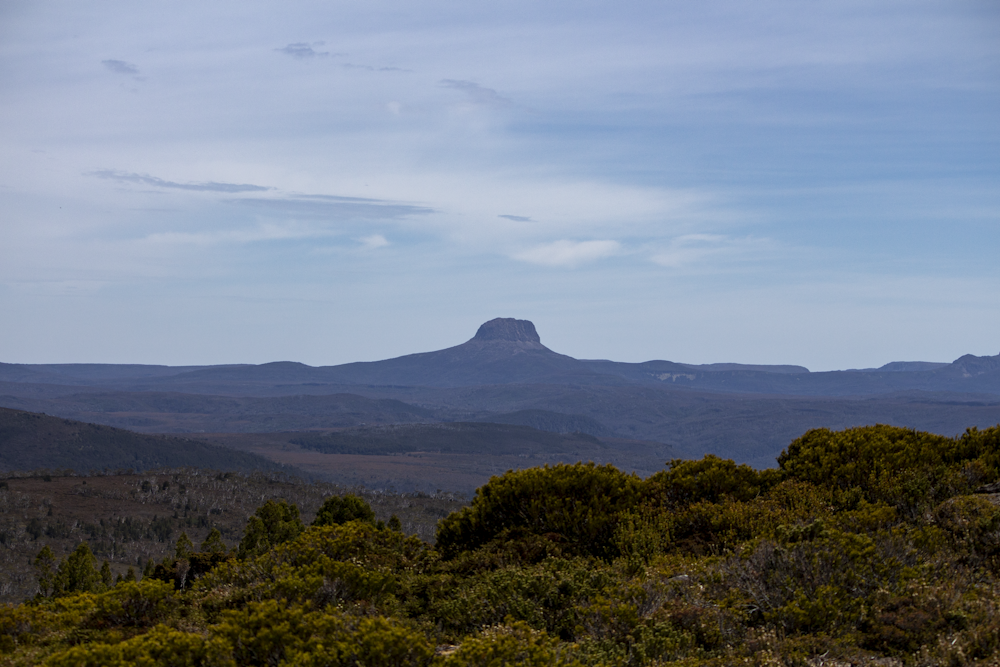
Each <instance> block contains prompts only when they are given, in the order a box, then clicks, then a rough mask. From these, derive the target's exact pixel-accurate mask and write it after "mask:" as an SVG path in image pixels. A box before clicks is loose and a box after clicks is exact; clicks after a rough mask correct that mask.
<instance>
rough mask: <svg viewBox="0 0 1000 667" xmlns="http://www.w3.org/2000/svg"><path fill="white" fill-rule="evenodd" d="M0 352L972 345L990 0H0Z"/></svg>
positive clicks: (845, 361)
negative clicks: (493, 340) (531, 339)
mask: <svg viewBox="0 0 1000 667" xmlns="http://www.w3.org/2000/svg"><path fill="white" fill-rule="evenodd" d="M0 89H2V90H3V91H4V92H3V94H2V95H0V143H2V145H3V146H4V150H3V151H0V309H2V312H3V313H4V317H3V326H2V327H0V361H5V362H32V363H50V362H116V363H124V362H128V363H167V364H207V363H236V362H245V363H261V362H267V361H274V360H295V361H302V362H304V363H309V364H312V365H325V364H335V363H343V362H348V361H356V360H369V359H381V358H387V357H392V356H397V355H401V354H407V353H410V352H419V351H426V350H432V349H439V348H442V347H447V346H450V345H454V344H458V343H460V342H463V341H464V340H466V339H468V338H469V337H471V336H472V335H473V333H474V332H475V329H476V327H477V326H478V325H479V324H480V323H481V322H483V321H485V320H487V319H491V318H493V317H501V316H502V317H518V318H524V319H531V320H532V321H534V322H535V324H536V326H537V328H538V330H539V333H540V334H541V336H542V342H543V343H545V344H547V345H548V346H549V347H551V348H553V349H555V350H557V351H559V352H563V353H566V354H570V355H573V356H576V357H580V358H611V359H616V360H621V361H643V360H648V359H670V360H674V361H682V362H689V363H709V362H731V361H736V362H745V363H795V364H802V365H805V366H808V367H809V368H811V369H812V370H829V369H841V368H860V367H870V366H878V365H881V364H883V363H886V362H889V361H894V360H928V361H950V360H952V359H954V358H956V357H958V356H960V355H962V354H965V353H972V354H978V355H986V354H989V355H994V354H997V353H998V352H1000V262H998V261H997V251H998V249H1000V4H997V3H996V2H993V1H992V0H981V1H972V2H966V1H956V0H949V1H947V2H920V1H916V2H914V1H908V2H852V1H849V0H848V1H845V0H838V1H836V2H832V1H831V2H826V1H819V2H808V3H804V2H775V1H772V0H762V1H760V2H753V3H747V2H713V1H707V2H662V1H658V2H643V1H637V2H616V3H611V2H604V3H598V2H579V1H577V2H548V3H537V2H492V3H468V2H443V1H441V2H438V1H422V0H417V1H409V2H378V1H375V2H372V1H369V2H306V1H303V2H296V3H273V2H272V3H262V2H252V1H251V2H239V3H236V2H213V3H204V2H184V1H177V0H175V1H172V2H156V1H151V2H144V3H134V2H100V3H97V2H45V1H44V0H42V1H32V2H27V1H20V0H3V1H2V2H0Z"/></svg>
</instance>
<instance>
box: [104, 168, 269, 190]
mask: <svg viewBox="0 0 1000 667" xmlns="http://www.w3.org/2000/svg"><path fill="white" fill-rule="evenodd" d="M89 175H90V176H96V177H97V178H104V179H108V180H112V181H118V182H120V183H139V184H142V185H151V186H153V187H156V188H168V189H174V190H194V191H198V192H229V193H236V192H265V191H267V190H271V189H272V188H269V187H265V186H263V185H251V184H249V183H216V182H214V181H208V182H202V183H177V182H176V181H166V180H163V179H162V178H157V177H156V176H149V175H147V174H134V173H130V172H124V171H115V170H114V169H102V170H99V171H92V172H90V173H89Z"/></svg>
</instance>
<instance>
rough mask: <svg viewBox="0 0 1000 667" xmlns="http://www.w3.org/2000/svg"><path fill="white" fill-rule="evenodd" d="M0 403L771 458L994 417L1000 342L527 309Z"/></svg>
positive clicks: (23, 391)
mask: <svg viewBox="0 0 1000 667" xmlns="http://www.w3.org/2000/svg"><path fill="white" fill-rule="evenodd" d="M0 405H4V406H7V407H10V408H17V409H21V410H30V411H35V412H46V413H49V414H57V415H60V416H62V417H68V418H73V419H78V420H83V421H87V422H94V423H101V424H109V425H113V426H117V427H124V428H129V429H133V430H137V431H142V432H146V433H165V432H169V433H198V432H203V433H276V432H291V431H296V432H298V431H307V430H327V429H340V428H354V427H366V426H373V425H400V424H440V423H453V422H466V423H471V422H476V423H494V424H497V423H501V424H509V425H517V426H525V427H530V428H534V429H539V430H542V431H547V432H550V433H575V432H579V433H585V434H589V435H591V436H595V437H598V438H621V439H624V440H636V441H649V442H657V443H662V444H665V445H669V446H670V447H671V448H673V450H675V451H677V452H678V454H679V455H688V456H693V457H698V456H701V455H702V454H704V453H706V452H712V453H716V454H719V455H721V456H725V457H730V458H734V459H736V460H738V461H741V462H747V463H752V464H753V465H761V466H767V465H772V464H773V459H774V457H775V456H776V455H777V454H778V453H779V452H780V451H781V450H782V449H783V448H784V447H785V446H787V444H788V443H789V442H790V441H791V440H792V439H794V438H795V437H797V436H799V435H801V434H802V433H803V432H804V431H806V430H808V429H810V428H817V427H827V428H835V429H839V428H848V427H852V426H860V425H864V424H872V423H886V424H894V425H899V426H909V427H914V428H921V429H925V430H929V431H933V432H936V433H941V434H943V435H947V436H952V435H955V434H956V433H959V432H961V431H963V430H964V429H965V428H966V427H969V426H978V427H986V426H992V425H993V424H996V423H998V422H1000V355H997V356H995V357H991V356H984V357H977V356H974V355H965V356H963V357H960V358H959V359H956V360H955V361H953V362H951V363H935V362H924V361H896V362H890V363H888V364H885V365H884V366H882V367H880V368H872V369H860V370H846V371H832V372H822V373H812V372H810V371H809V370H808V369H807V368H804V367H802V366H794V365H773V366H768V365H752V364H736V363H717V364H705V365H697V364H687V363H680V362H675V361H666V360H653V361H646V362H641V363H624V362H616V361H610V360H601V359H575V358H573V357H570V356H567V355H564V354H560V353H558V352H555V351H553V350H551V349H549V348H548V347H546V346H545V345H543V344H542V340H541V338H540V336H539V334H538V331H537V330H536V329H535V326H534V324H533V323H531V322H529V321H527V320H518V319H512V318H497V319H494V320H490V321H489V322H486V323H484V324H483V325H482V326H480V327H479V329H478V330H477V331H476V333H475V335H474V336H473V337H472V338H471V339H469V340H467V341H466V342H464V343H461V344H459V345H455V346H453V347H449V348H446V349H443V350H437V351H432V352H423V353H418V354H410V355H406V356H402V357H397V358H393V359H386V360H383V361H375V362H357V363H349V364H342V365H338V366H321V367H313V366H308V365H305V364H301V363H297V362H291V361H281V362H273V363H268V364H261V365H250V364H244V365H225V366H186V367H168V366H142V365H107V364H103V365H102V364H52V365H44V364H43V365H37V364H36V365H19V364H0ZM418 431H419V432H423V431H421V430H419V429H418ZM418 431H415V432H418ZM401 432H402V431H401Z"/></svg>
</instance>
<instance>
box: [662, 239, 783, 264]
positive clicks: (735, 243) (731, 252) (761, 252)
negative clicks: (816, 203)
mask: <svg viewBox="0 0 1000 667" xmlns="http://www.w3.org/2000/svg"><path fill="white" fill-rule="evenodd" d="M776 251H777V249H776V248H775V245H774V243H772V242H771V241H769V240H767V239H755V238H732V237H729V236H726V235H724V234H685V235H682V236H678V237H676V238H674V239H671V240H670V241H669V243H668V244H667V245H666V246H665V247H662V248H660V249H657V250H654V251H653V254H652V255H651V256H650V259H652V261H653V262H655V263H656V264H659V265H660V266H665V267H667V268H671V269H679V268H686V267H699V268H705V267H706V265H708V264H709V263H710V262H713V261H714V262H715V263H718V262H720V261H733V260H736V259H755V260H762V259H765V258H767V257H769V256H773V255H774V254H775V252H776ZM716 268H717V267H716Z"/></svg>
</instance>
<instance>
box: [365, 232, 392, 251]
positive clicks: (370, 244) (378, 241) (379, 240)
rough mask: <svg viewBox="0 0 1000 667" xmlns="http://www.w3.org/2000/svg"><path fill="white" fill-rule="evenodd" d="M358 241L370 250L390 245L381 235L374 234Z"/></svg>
mask: <svg viewBox="0 0 1000 667" xmlns="http://www.w3.org/2000/svg"><path fill="white" fill-rule="evenodd" d="M358 240H359V241H361V245H362V246H364V247H365V248H366V249H368V250H375V249H377V248H384V247H385V246H387V245H389V241H387V240H386V238H385V237H384V236H382V235H381V234H372V235H371V236H365V237H364V238H360V239H358Z"/></svg>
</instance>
